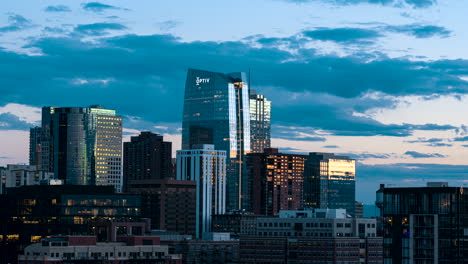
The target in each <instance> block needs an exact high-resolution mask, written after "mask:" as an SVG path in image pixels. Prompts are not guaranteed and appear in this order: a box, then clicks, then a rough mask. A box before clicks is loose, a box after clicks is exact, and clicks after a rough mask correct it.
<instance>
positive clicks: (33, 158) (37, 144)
mask: <svg viewBox="0 0 468 264" xmlns="http://www.w3.org/2000/svg"><path fill="white" fill-rule="evenodd" d="M41 137H42V128H41V127H32V128H30V129H29V165H33V166H36V167H37V168H38V169H40V168H41V166H42V150H41Z"/></svg>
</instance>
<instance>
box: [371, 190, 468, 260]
mask: <svg viewBox="0 0 468 264" xmlns="http://www.w3.org/2000/svg"><path fill="white" fill-rule="evenodd" d="M376 204H377V206H378V207H379V208H380V212H381V216H382V220H383V223H382V224H383V237H384V245H383V247H384V256H383V257H384V262H383V263H384V264H386V263H402V264H409V263H466V262H467V256H468V243H467V240H468V188H464V187H449V186H448V184H447V183H428V185H427V187H386V186H385V185H383V184H382V185H381V186H380V189H379V190H378V191H377V201H376Z"/></svg>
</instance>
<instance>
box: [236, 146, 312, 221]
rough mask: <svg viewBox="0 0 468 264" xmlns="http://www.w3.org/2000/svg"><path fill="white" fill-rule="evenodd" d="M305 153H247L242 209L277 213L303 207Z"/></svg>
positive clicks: (259, 213)
mask: <svg viewBox="0 0 468 264" xmlns="http://www.w3.org/2000/svg"><path fill="white" fill-rule="evenodd" d="M306 157H307V156H305V155H299V154H284V153H279V152H278V149H274V148H270V149H265V151H264V153H250V154H248V155H247V156H246V161H245V162H246V163H245V164H246V170H245V171H244V175H243V176H244V179H243V184H244V185H243V188H242V209H245V210H246V211H249V212H253V213H254V214H258V215H277V214H278V212H279V211H280V210H297V209H299V208H302V207H303V193H302V186H303V175H304V162H305V159H306Z"/></svg>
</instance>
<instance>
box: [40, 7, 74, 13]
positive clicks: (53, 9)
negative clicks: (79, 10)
mask: <svg viewBox="0 0 468 264" xmlns="http://www.w3.org/2000/svg"><path fill="white" fill-rule="evenodd" d="M44 11H46V12H71V9H70V8H69V7H68V6H66V5H55V6H48V7H46V8H45V9H44Z"/></svg>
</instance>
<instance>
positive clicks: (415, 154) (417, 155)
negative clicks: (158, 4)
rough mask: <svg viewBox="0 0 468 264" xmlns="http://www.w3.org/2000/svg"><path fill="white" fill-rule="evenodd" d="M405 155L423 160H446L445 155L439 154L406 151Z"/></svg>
mask: <svg viewBox="0 0 468 264" xmlns="http://www.w3.org/2000/svg"><path fill="white" fill-rule="evenodd" d="M404 155H408V156H411V157H412V158H415V159H421V158H445V157H446V156H445V155H442V154H439V153H421V152H417V151H406V152H405V153H404Z"/></svg>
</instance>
